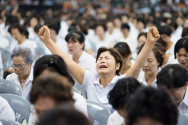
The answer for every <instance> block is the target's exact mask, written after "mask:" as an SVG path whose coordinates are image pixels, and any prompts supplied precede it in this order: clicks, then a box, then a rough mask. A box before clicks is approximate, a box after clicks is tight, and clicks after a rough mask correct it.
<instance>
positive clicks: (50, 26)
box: [48, 23, 60, 34]
mask: <svg viewBox="0 0 188 125" xmlns="http://www.w3.org/2000/svg"><path fill="white" fill-rule="evenodd" d="M48 28H49V29H52V30H55V32H56V34H58V33H59V30H60V28H59V26H58V25H57V24H55V23H54V24H50V25H49V26H48Z"/></svg>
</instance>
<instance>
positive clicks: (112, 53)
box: [96, 47, 123, 75]
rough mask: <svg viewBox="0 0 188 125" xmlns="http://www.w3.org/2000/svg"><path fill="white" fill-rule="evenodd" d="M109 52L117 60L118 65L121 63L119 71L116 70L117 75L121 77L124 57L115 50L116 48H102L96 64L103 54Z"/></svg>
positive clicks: (98, 53)
mask: <svg viewBox="0 0 188 125" xmlns="http://www.w3.org/2000/svg"><path fill="white" fill-rule="evenodd" d="M106 51H108V52H109V53H110V54H111V55H112V56H113V57H114V59H115V61H116V64H118V63H120V67H119V69H118V70H116V75H120V74H119V72H120V71H121V67H122V63H123V61H122V57H121V54H120V53H119V52H118V51H117V50H116V49H115V48H106V47H100V48H99V49H98V51H97V57H96V62H97V60H98V58H99V56H100V55H101V53H103V52H106Z"/></svg>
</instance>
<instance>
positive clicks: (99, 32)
mask: <svg viewBox="0 0 188 125" xmlns="http://www.w3.org/2000/svg"><path fill="white" fill-rule="evenodd" d="M96 35H98V36H99V37H100V38H103V37H104V36H105V31H104V28H103V27H102V26H98V27H97V28H96Z"/></svg>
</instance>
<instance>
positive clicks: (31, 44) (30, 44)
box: [10, 39, 36, 56]
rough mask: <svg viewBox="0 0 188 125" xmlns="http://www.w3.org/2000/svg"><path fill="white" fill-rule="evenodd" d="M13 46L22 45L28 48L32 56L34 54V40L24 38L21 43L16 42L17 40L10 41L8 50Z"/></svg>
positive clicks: (12, 48)
mask: <svg viewBox="0 0 188 125" xmlns="http://www.w3.org/2000/svg"><path fill="white" fill-rule="evenodd" d="M15 47H24V48H30V49H31V52H32V54H33V56H35V47H36V42H35V41H33V40H29V39H26V40H25V41H24V42H23V43H22V44H20V45H19V44H18V42H17V41H12V43H11V45H10V52H12V51H13V50H14V48H15Z"/></svg>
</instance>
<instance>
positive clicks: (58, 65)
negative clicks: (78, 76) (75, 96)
mask: <svg viewBox="0 0 188 125" xmlns="http://www.w3.org/2000/svg"><path fill="white" fill-rule="evenodd" d="M50 73H58V74H60V75H61V76H64V77H66V78H67V79H68V81H69V83H71V84H72V85H74V79H73V78H72V76H71V75H70V73H69V70H68V68H67V65H66V64H65V62H64V60H63V59H62V58H61V57H60V56H58V55H45V56H43V57H41V58H39V59H38V60H37V62H36V63H35V66H34V72H33V78H34V79H35V78H36V77H38V76H40V75H49V74H50Z"/></svg>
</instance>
